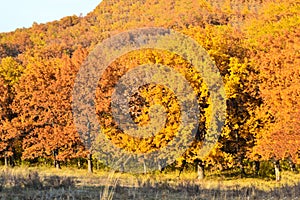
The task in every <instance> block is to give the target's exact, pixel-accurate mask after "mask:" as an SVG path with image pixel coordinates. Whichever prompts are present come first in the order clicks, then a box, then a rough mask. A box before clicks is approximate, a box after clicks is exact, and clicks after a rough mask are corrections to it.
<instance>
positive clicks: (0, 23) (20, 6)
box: [0, 0, 101, 32]
mask: <svg viewBox="0 0 300 200" xmlns="http://www.w3.org/2000/svg"><path fill="white" fill-rule="evenodd" d="M100 2H101V0H0V32H8V31H13V30H15V29H16V28H23V27H26V28H27V27H30V26H31V25H32V23H33V22H37V23H45V22H50V21H53V20H58V19H61V18H62V17H65V16H69V15H74V14H75V15H77V16H79V15H80V13H82V14H83V15H86V14H87V13H89V12H91V11H92V10H93V9H94V8H95V7H96V6H97V5H98V4H99V3H100Z"/></svg>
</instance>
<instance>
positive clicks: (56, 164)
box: [55, 160, 61, 169]
mask: <svg viewBox="0 0 300 200" xmlns="http://www.w3.org/2000/svg"><path fill="white" fill-rule="evenodd" d="M55 168H56V169H61V167H60V162H59V161H58V160H55Z"/></svg>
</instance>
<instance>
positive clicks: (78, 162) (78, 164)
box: [77, 158, 81, 169]
mask: <svg viewBox="0 0 300 200" xmlns="http://www.w3.org/2000/svg"><path fill="white" fill-rule="evenodd" d="M77 167H78V169H80V168H81V160H80V158H78V160H77Z"/></svg>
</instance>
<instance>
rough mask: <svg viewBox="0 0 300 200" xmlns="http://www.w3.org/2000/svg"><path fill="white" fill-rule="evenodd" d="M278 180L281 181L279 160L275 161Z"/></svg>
mask: <svg viewBox="0 0 300 200" xmlns="http://www.w3.org/2000/svg"><path fill="white" fill-rule="evenodd" d="M274 168H275V176H276V181H280V179H281V177H280V163H279V160H277V161H275V162H274Z"/></svg>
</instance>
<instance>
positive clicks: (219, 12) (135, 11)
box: [0, 0, 261, 58]
mask: <svg viewBox="0 0 300 200" xmlns="http://www.w3.org/2000/svg"><path fill="white" fill-rule="evenodd" d="M259 7H261V4H260V3H257V2H252V3H251V2H250V3H239V2H234V1H233V2H232V3H228V2H222V1H210V2H206V1H204V0H200V1H199V0H189V1H187V0H184V1H175V0H170V1H150V0H140V1H116V0H112V1H102V2H101V3H100V4H99V6H97V7H96V8H95V9H94V11H92V12H91V13H89V14H88V15H87V16H85V17H78V16H68V17H64V18H62V19H61V20H57V21H54V22H49V23H46V24H37V23H34V24H33V26H32V27H31V28H28V29H17V30H16V31H14V32H11V33H3V34H1V35H0V38H1V40H0V52H1V54H0V55H1V58H3V57H6V56H13V57H16V56H17V55H19V54H21V53H24V52H25V51H26V49H33V48H37V47H39V48H40V47H41V44H44V46H43V48H45V49H47V48H50V46H56V47H57V53H58V54H59V52H62V51H63V50H68V51H73V50H74V49H76V47H77V46H78V45H81V46H83V47H89V46H91V45H92V44H95V43H98V42H99V41H101V40H102V39H103V38H107V37H108V36H109V35H111V34H114V33H116V32H118V31H122V30H126V29H132V28H138V27H145V26H146V27H151V26H158V27H168V28H175V29H177V28H178V29H180V28H183V27H188V26H191V25H195V26H198V25H199V26H204V24H205V23H210V24H216V25H218V24H228V23H234V22H236V21H241V20H243V19H244V18H245V16H247V15H252V14H254V13H255V14H256V12H257V10H258V8H259ZM49 50H50V51H51V50H52V51H53V49H51V48H50V49H49Z"/></svg>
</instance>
